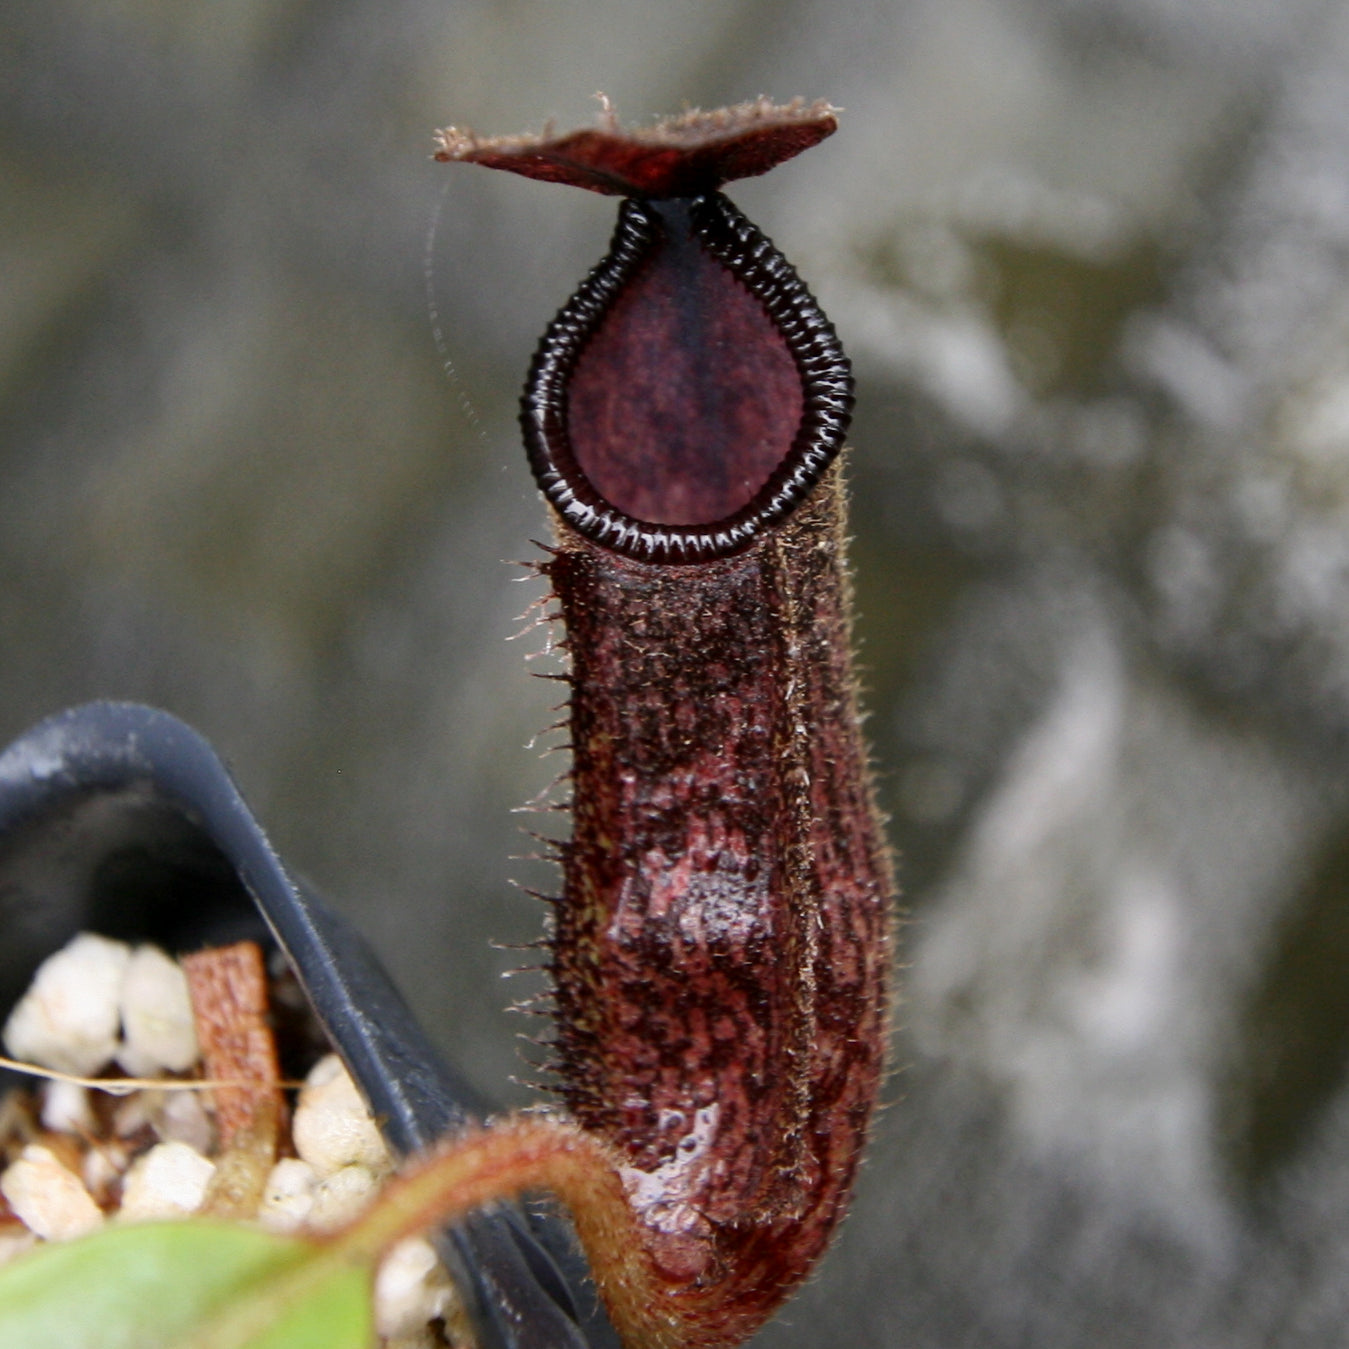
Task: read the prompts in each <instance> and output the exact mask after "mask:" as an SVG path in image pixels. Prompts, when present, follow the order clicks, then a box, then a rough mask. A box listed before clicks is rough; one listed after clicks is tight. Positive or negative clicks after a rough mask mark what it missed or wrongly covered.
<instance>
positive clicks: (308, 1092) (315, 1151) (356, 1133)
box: [291, 1054, 393, 1176]
mask: <svg viewBox="0 0 1349 1349" xmlns="http://www.w3.org/2000/svg"><path fill="white" fill-rule="evenodd" d="M291 1132H292V1133H293V1135H294V1137H295V1151H296V1152H298V1153H299V1154H300V1156H301V1157H302V1158H303V1159H304V1160H305V1161H306V1162H308V1163H309V1165H310V1166H312V1167H313V1168H314V1170H315V1171H317V1172H318V1173H319V1175H320V1176H328V1175H331V1174H332V1173H334V1172H336V1171H340V1170H341V1169H342V1168H343V1167H347V1166H360V1167H364V1168H365V1169H366V1170H367V1171H373V1172H377V1173H382V1172H385V1171H387V1170H389V1169H390V1167H391V1166H392V1164H393V1163H392V1160H391V1158H390V1157H389V1150H388V1148H387V1147H386V1146H385V1145H384V1139H383V1138H382V1137H381V1136H380V1132H379V1129H378V1128H377V1127H376V1126H375V1121H374V1120H373V1119H371V1118H370V1111H369V1109H368V1108H367V1106H366V1104H365V1100H364V1099H363V1097H362V1096H361V1093H360V1092H359V1091H357V1090H356V1084H355V1083H354V1082H353V1081H352V1080H351V1075H350V1074H349V1073H348V1072H347V1070H346V1067H345V1066H344V1064H343V1063H342V1060H341V1059H339V1058H338V1057H337V1055H336V1054H329V1055H328V1056H327V1057H326V1058H322V1059H320V1060H319V1061H318V1063H316V1064H315V1065H314V1067H313V1069H312V1071H311V1072H310V1074H309V1076H308V1077H307V1078H306V1079H305V1084H304V1088H303V1089H302V1090H301V1092H300V1101H299V1104H298V1105H297V1106H296V1107H295V1119H294V1121H293V1123H292V1124H291Z"/></svg>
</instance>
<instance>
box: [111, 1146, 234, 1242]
mask: <svg viewBox="0 0 1349 1349" xmlns="http://www.w3.org/2000/svg"><path fill="white" fill-rule="evenodd" d="M213 1175H215V1163H214V1162H212V1161H208V1160H207V1159H206V1158H205V1157H203V1156H202V1155H201V1153H199V1152H197V1151H196V1150H195V1149H193V1148H190V1147H188V1145H187V1144H186V1143H156V1144H155V1146H154V1147H152V1148H151V1149H150V1151H149V1152H147V1153H144V1154H143V1155H142V1156H140V1157H138V1158H137V1159H136V1160H135V1161H134V1162H133V1163H132V1165H131V1170H130V1171H128V1172H127V1173H126V1179H125V1180H124V1181H123V1182H122V1207H121V1208H120V1209H119V1210H118V1213H117V1216H118V1218H119V1219H120V1220H122V1221H124V1222H143V1221H145V1220H146V1219H148V1218H183V1217H186V1216H187V1215H188V1214H189V1213H195V1212H196V1211H197V1210H198V1209H199V1208H200V1207H201V1201H202V1200H203V1199H205V1198H206V1187H207V1186H208V1185H209V1184H210V1183H211V1177H212V1176H213Z"/></svg>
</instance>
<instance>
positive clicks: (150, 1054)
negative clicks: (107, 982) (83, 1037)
mask: <svg viewBox="0 0 1349 1349" xmlns="http://www.w3.org/2000/svg"><path fill="white" fill-rule="evenodd" d="M120 1002H121V1019H122V1038H123V1043H122V1045H121V1047H120V1048H119V1049H118V1051H117V1061H118V1063H120V1064H121V1065H122V1067H123V1068H125V1069H126V1071H127V1072H128V1073H129V1074H130V1075H131V1076H132V1077H154V1076H156V1075H158V1074H160V1073H162V1072H163V1071H164V1070H165V1069H167V1070H168V1071H169V1072H174V1073H181V1072H184V1071H186V1070H187V1069H188V1068H190V1067H191V1066H192V1065H193V1064H194V1063H195V1062H196V1061H197V1056H198V1050H197V1029H196V1025H195V1023H194V1022H193V1019H192V1000H191V998H190V997H189V996H188V991H187V977H186V975H184V974H183V970H182V967H181V966H180V965H179V964H178V962H177V961H176V960H171V959H169V957H168V956H166V955H165V954H164V952H163V951H161V950H160V949H159V948H158V947H157V946H138V947H136V949H135V950H134V951H133V952H132V953H131V958H130V960H128V961H127V965H126V972H125V973H124V974H123V976H122V991H121V1000H120Z"/></svg>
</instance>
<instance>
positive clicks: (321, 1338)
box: [0, 1221, 373, 1349]
mask: <svg viewBox="0 0 1349 1349" xmlns="http://www.w3.org/2000/svg"><path fill="white" fill-rule="evenodd" d="M370 1283H371V1274H370V1270H369V1268H367V1267H366V1266H365V1265H364V1264H363V1263H352V1262H351V1261H350V1260H347V1259H343V1258H341V1254H340V1253H339V1252H336V1251H334V1250H332V1249H330V1248H329V1247H328V1246H325V1245H322V1244H319V1243H316V1242H313V1241H308V1240H302V1239H299V1238H294V1237H281V1236H276V1235H274V1234H272V1233H269V1232H261V1231H258V1230H256V1229H254V1228H249V1227H238V1226H229V1225H226V1224H223V1223H214V1222H205V1221H196V1222H176V1223H145V1224H138V1225H135V1226H126V1227H109V1228H105V1229H104V1230H102V1231H100V1232H96V1233H94V1234H93V1235H92V1236H87V1237H82V1238H81V1239H79V1240H78V1241H69V1242H54V1243H52V1244H50V1245H47V1246H41V1247H39V1248H38V1249H37V1250H35V1251H33V1252H32V1253H31V1254H29V1255H26V1256H23V1257H21V1258H20V1259H18V1260H15V1261H14V1262H13V1263H11V1264H8V1265H6V1266H4V1267H3V1268H0V1345H6V1346H8V1345H13V1346H15V1347H16V1349H17V1346H20V1345H22V1346H23V1349H368V1347H369V1345H370V1344H371V1343H372V1342H373V1330H372V1324H373V1312H372V1307H371V1291H370Z"/></svg>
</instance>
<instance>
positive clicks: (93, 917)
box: [0, 702, 618, 1349]
mask: <svg viewBox="0 0 1349 1349" xmlns="http://www.w3.org/2000/svg"><path fill="white" fill-rule="evenodd" d="M80 931H94V932H98V933H101V934H103V935H105V936H108V937H114V938H119V939H121V940H124V941H127V940H130V941H153V942H155V943H157V944H159V945H160V946H162V947H164V948H165V949H166V950H168V951H170V952H174V953H178V952H183V951H190V950H194V949H199V948H200V947H203V946H208V945H218V944H223V943H226V942H230V941H235V940H240V939H242V938H244V937H255V938H259V939H262V940H264V941H266V940H272V941H274V942H275V943H276V944H277V945H278V946H279V947H280V948H281V950H282V951H283V952H284V953H285V955H286V957H287V958H288V960H289V961H290V964H291V966H292V968H293V969H294V970H295V973H296V975H297V976H298V978H299V980H300V982H301V984H302V985H303V986H304V988H305V990H306V992H307V993H308V996H309V999H310V1002H311V1004H312V1006H313V1009H314V1011H315V1013H316V1014H317V1016H318V1019H319V1021H320V1022H321V1023H322V1025H323V1028H324V1030H325V1031H326V1032H327V1035H328V1037H329V1039H330V1040H331V1041H332V1044H333V1046H334V1048H335V1049H336V1050H337V1052H338V1053H339V1054H340V1055H341V1056H342V1058H343V1059H344V1060H345V1062H346V1064H347V1067H348V1068H349V1069H350V1071H351V1073H352V1075H353V1077H354V1078H355V1079H356V1081H357V1083H358V1084H359V1086H360V1087H361V1090H362V1091H363V1092H364V1094H365V1097H366V1099H367V1101H368V1102H369V1104H370V1107H371V1109H372V1110H373V1112H374V1113H375V1116H376V1117H377V1118H378V1119H379V1120H380V1122H381V1127H382V1128H383V1130H384V1134H385V1137H386V1139H387V1140H388V1142H389V1145H390V1147H391V1148H392V1149H393V1150H394V1152H395V1153H396V1154H398V1155H400V1156H406V1155H408V1154H409V1153H412V1152H416V1151H419V1150H420V1149H423V1148H425V1147H428V1146H429V1145H430V1144H432V1143H434V1142H435V1141H436V1140H437V1139H439V1138H442V1137H443V1136H445V1135H446V1134H448V1133H450V1132H453V1131H454V1130H455V1129H456V1128H458V1127H460V1126H462V1125H463V1124H464V1123H465V1122H466V1121H468V1120H470V1119H474V1118H482V1117H483V1116H485V1115H487V1114H489V1113H490V1104H489V1103H488V1102H486V1101H484V1100H483V1099H482V1098H481V1097H480V1096H478V1095H477V1094H476V1093H475V1092H474V1091H473V1090H472V1089H471V1088H470V1087H469V1086H468V1084H467V1083H466V1082H465V1081H464V1080H463V1079H462V1078H461V1077H460V1076H459V1075H458V1074H457V1073H456V1072H455V1071H454V1070H453V1069H452V1068H450V1067H449V1066H448V1065H447V1064H445V1063H444V1062H443V1060H442V1059H441V1058H440V1056H439V1055H438V1054H437V1052H436V1051H435V1050H434V1049H433V1047H432V1045H431V1043H430V1041H429V1040H428V1039H427V1037H426V1035H425V1034H424V1033H423V1031H422V1030H421V1028H420V1027H419V1026H418V1025H417V1023H416V1021H415V1020H414V1019H413V1017H412V1014H411V1013H410V1012H409V1010H408V1008H407V1005H406V1004H405V1003H404V1002H403V1000H402V998H401V997H400V996H399V994H398V991H397V990H396V989H395V988H394V986H393V984H392V983H391V982H390V981H389V979H388V977H387V975H385V973H384V971H383V970H382V969H381V968H380V967H379V964H378V963H377V962H376V960H375V958H374V956H373V955H372V954H371V952H370V950H369V948H368V947H367V946H366V945H365V943H364V941H363V940H362V939H361V937H360V936H359V935H358V934H357V933H356V932H355V931H354V930H353V929H352V928H351V927H350V926H349V925H348V924H347V923H346V922H345V921H344V920H343V919H342V918H340V917H339V916H338V915H337V914H335V913H334V912H333V911H332V910H331V909H330V908H329V907H328V906H327V905H326V904H325V903H324V902H323V901H322V900H321V899H320V898H319V896H318V895H316V894H315V893H314V892H313V891H312V890H311V889H310V888H309V887H308V886H306V885H305V884H304V883H303V882H302V881H299V880H297V879H296V878H295V877H294V876H293V875H291V873H290V872H289V871H287V869H286V867H285V865H284V864H283V863H282V861H281V859H280V858H279V857H278V856H277V855H276V853H275V851H274V850H273V849H272V847H271V845H270V844H269V843H268V841H267V837H266V835H265V834H264V833H263V831H262V828H261V826H260V825H259V824H258V822H257V820H256V819H255V818H254V817H253V815H252V813H251V812H250V811H249V809H248V806H247V805H246V804H245V802H244V800H243V798H242V797H241V796H240V794H239V791H238V788H237V787H236V786H235V784H234V782H233V780H232V778H231V777H230V775H229V772H228V771H227V770H226V768H225V766H224V764H223V763H222V762H221V760H220V757H219V756H218V755H217V754H216V752H215V751H214V750H213V749H212V748H211V746H210V744H209V743H208V742H207V741H206V740H205V739H203V738H202V737H201V736H200V735H198V734H197V732H196V731H194V730H193V729H192V728H191V727H190V726H187V725H185V724H184V723H183V722H181V721H179V720H178V719H177V718H175V717H172V716H170V715H169V714H168V713H166V712H160V711H157V710H156V709H154V708H150V707H142V706H139V705H137V704H133V703H107V702H102V703H90V704H87V705H85V706H83V707H76V708H72V709H70V710H68V711H65V712H61V713H58V714H57V715H56V716H53V717H50V718H48V719H47V720H46V721H43V722H40V723H39V724H38V725H37V726H35V727H33V729H32V730H30V731H28V732H27V733H26V734H25V735H22V736H20V737H19V739H17V740H16V741H14V743H13V744H11V745H10V746H9V747H8V748H7V749H6V750H5V751H4V752H3V753H0V1017H3V1016H4V1015H5V1014H7V1012H8V1009H9V1008H10V1007H12V1006H13V1004H14V1002H15V1001H16V1000H17V999H18V998H19V996H20V995H21V994H22V993H23V991H24V989H26V988H27V986H28V984H29V983H30V982H31V980H32V977H33V974H34V971H35V970H36V968H37V966H38V965H39V964H40V963H41V962H42V961H43V960H44V959H45V958H46V957H47V956H48V955H50V954H52V953H53V952H54V951H56V950H58V949H59V948H60V947H62V946H63V945H64V944H65V943H66V942H67V941H68V940H69V939H70V938H71V937H72V936H73V935H74V934H75V933H76V932H80ZM437 1244H438V1247H439V1249H440V1252H441V1255H442V1258H443V1259H444V1260H445V1261H446V1264H447V1266H448V1267H449V1269H450V1271H451V1273H452V1275H453V1276H454V1278H455V1281H456V1283H457V1284H458V1286H459V1288H460V1290H461V1292H462V1293H463V1295H464V1297H465V1299H466V1301H467V1302H468V1306H469V1313H470V1316H471V1317H472V1320H473V1323H474V1326H475V1329H476V1330H477V1333H478V1337H479V1342H480V1344H481V1345H482V1346H483V1349H617V1345H618V1339H617V1336H616V1335H615V1333H614V1331H613V1329H612V1328H611V1327H610V1326H609V1324H608V1321H607V1319H606V1318H605V1316H604V1313H603V1310H602V1308H600V1306H599V1305H598V1302H597V1299H596V1297H595V1295H594V1292H593V1289H592V1288H591V1287H590V1285H589V1283H588V1279H587V1275H586V1269H585V1264H584V1260H583V1259H582V1257H581V1256H580V1254H579V1252H578V1250H577V1248H576V1245H575V1241H574V1239H573V1237H572V1235H571V1231H570V1227H569V1225H568V1224H567V1223H566V1221H565V1219H563V1218H562V1217H561V1216H560V1215H559V1214H558V1213H557V1212H555V1211H551V1210H540V1211H535V1210H534V1209H533V1208H532V1207H531V1208H529V1209H520V1208H516V1207H514V1206H508V1205H498V1206H496V1207H494V1208H492V1209H491V1210H485V1211H483V1212H482V1213H479V1214H476V1215H474V1216H472V1217H470V1218H469V1219H467V1220H465V1221H464V1222H463V1223H461V1224H458V1225H457V1226H455V1227H453V1228H451V1229H449V1230H447V1231H446V1232H444V1233H441V1234H440V1235H439V1237H438V1242H437Z"/></svg>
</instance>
